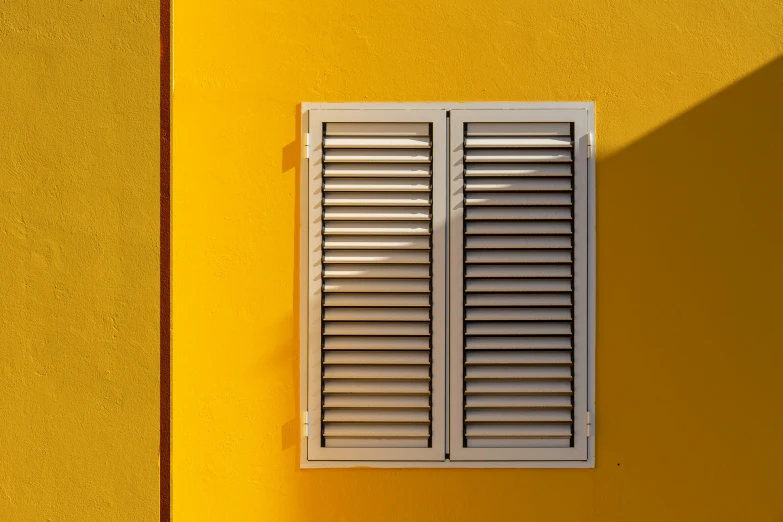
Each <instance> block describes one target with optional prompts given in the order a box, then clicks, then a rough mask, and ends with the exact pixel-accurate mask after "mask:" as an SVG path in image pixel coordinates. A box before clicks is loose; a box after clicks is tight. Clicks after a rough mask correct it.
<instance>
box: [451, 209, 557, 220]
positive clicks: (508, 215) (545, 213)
mask: <svg viewBox="0 0 783 522" xmlns="http://www.w3.org/2000/svg"><path fill="white" fill-rule="evenodd" d="M571 216H572V213H571V208H570V207H510V206H501V207H469V208H466V209H465V220H467V221H473V220H477V219H486V220H489V219H492V220H495V219H498V220H512V219H513V220H516V219H563V220H569V221H570V220H571Z"/></svg>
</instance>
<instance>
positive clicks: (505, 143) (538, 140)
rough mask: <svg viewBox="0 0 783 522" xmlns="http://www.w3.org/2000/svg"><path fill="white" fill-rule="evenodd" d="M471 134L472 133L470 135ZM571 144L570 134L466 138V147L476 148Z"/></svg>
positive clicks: (560, 146)
mask: <svg viewBox="0 0 783 522" xmlns="http://www.w3.org/2000/svg"><path fill="white" fill-rule="evenodd" d="M469 136H470V135H469ZM570 146H571V137H570V136H562V137H561V136H557V137H555V136H551V137H543V136H530V137H527V136H525V137H523V136H474V137H467V138H465V147H466V148H468V149H476V148H481V147H484V148H503V149H510V148H528V149H530V148H552V147H555V148H564V147H570Z"/></svg>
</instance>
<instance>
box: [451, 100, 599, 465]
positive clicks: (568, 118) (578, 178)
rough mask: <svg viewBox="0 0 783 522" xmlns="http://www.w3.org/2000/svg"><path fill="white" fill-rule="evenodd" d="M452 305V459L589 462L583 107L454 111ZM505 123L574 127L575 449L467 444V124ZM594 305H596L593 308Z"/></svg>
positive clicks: (585, 123)
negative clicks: (465, 153) (464, 352)
mask: <svg viewBox="0 0 783 522" xmlns="http://www.w3.org/2000/svg"><path fill="white" fill-rule="evenodd" d="M450 118H451V120H450V129H449V135H450V144H449V150H450V158H449V166H450V175H449V181H450V186H449V196H450V201H449V209H450V221H449V227H450V238H449V239H450V247H449V248H450V253H449V263H450V266H449V269H450V287H449V291H450V298H449V300H450V303H449V315H450V316H449V321H450V326H449V329H450V332H449V351H450V356H449V359H450V368H449V379H450V380H449V388H450V392H449V393H450V397H449V400H450V412H449V418H450V426H449V436H450V441H449V453H450V457H451V460H452V461H587V460H588V438H587V412H588V392H589V389H588V388H589V383H588V352H589V350H588V341H589V338H590V335H589V333H588V319H589V317H588V313H589V312H588V294H589V289H588V282H589V279H590V277H589V273H588V270H589V266H592V265H591V264H589V260H588V257H589V255H590V252H589V249H588V242H589V238H588V218H589V216H588V197H589V194H588V187H589V183H588V157H587V145H588V143H587V133H588V123H589V122H588V112H587V110H583V109H576V110H574V109H521V110H514V109H509V110H486V109H478V110H453V111H451V114H450ZM482 122H487V123H502V122H524V123H535V122H569V123H572V124H573V125H574V135H573V136H574V144H573V155H574V158H573V161H574V216H573V218H574V238H575V243H577V244H576V245H574V247H575V248H574V254H573V255H574V263H573V266H574V272H575V273H574V278H573V282H574V283H573V284H574V294H573V295H574V304H573V307H574V319H573V326H574V334H573V339H574V346H573V378H574V381H573V391H574V396H573V397H574V398H573V447H569V448H521V447H510V448H509V447H504V448H484V447H483V448H467V447H465V442H464V438H463V437H464V434H465V427H464V418H465V412H464V404H465V402H464V401H465V397H464V389H465V383H464V375H465V373H464V372H465V368H464V355H463V345H464V339H463V331H464V325H463V314H464V310H463V303H464V292H463V284H464V270H465V267H464V263H463V256H464V252H465V248H464V245H465V243H464V241H465V237H464V236H463V224H464V208H465V207H464V204H465V194H466V193H465V190H464V169H465V156H464V152H465V151H464V144H465V132H464V129H465V124H466V123H482ZM590 308H592V306H590Z"/></svg>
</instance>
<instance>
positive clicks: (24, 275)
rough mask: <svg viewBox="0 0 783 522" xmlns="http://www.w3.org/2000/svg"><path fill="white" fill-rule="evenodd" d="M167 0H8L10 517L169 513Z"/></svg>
mask: <svg viewBox="0 0 783 522" xmlns="http://www.w3.org/2000/svg"><path fill="white" fill-rule="evenodd" d="M158 12H159V5H158V2H157V0H143V1H133V2H131V1H122V2H115V1H103V2H100V1H99V2H96V1H92V0H84V1H67V2H66V1H58V0H29V1H23V0H0V521H2V522H38V521H41V522H44V521H58V522H59V521H62V522H70V521H75V522H91V521H96V522H114V521H129V522H130V521H133V522H147V521H150V522H151V521H155V520H158V519H159V516H158V515H159V509H158V502H159V501H158V498H159V488H158V472H159V470H158V432H159V427H158V425H159V422H158V419H159V415H158V373H159V371H158V354H159V352H158V295H159V294H158V277H159V276H158V274H159V271H158V263H159V262H158V243H159V241H158V233H159V232H158V208H159V195H158V193H159V189H158V157H159V156H158V150H159V145H158V143H159V141H158V136H159V121H158V91H159V88H158V70H159V68H158V61H159V57H158V56H159V44H158Z"/></svg>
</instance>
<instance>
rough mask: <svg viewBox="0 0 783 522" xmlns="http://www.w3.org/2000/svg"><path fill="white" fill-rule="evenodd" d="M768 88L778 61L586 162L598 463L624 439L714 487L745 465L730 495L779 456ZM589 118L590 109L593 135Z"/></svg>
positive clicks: (782, 82) (782, 170) (781, 63)
mask: <svg viewBox="0 0 783 522" xmlns="http://www.w3.org/2000/svg"><path fill="white" fill-rule="evenodd" d="M782 95H783V57H779V58H778V59H776V60H774V61H773V62H771V63H769V64H768V65H766V66H764V67H762V68H761V69H759V70H757V71H755V72H754V73H752V74H751V75H749V76H747V77H745V78H743V79H742V80H740V81H738V82H737V83H736V84H734V85H732V86H730V87H728V88H726V89H725V90H723V91H721V92H719V93H718V94H716V95H714V96H713V97H711V98H710V99H708V100H706V101H705V102H703V103H701V104H699V105H698V106H696V107H695V108H694V109H692V110H690V111H688V112H686V113H684V114H683V115H681V116H679V117H677V118H676V119H675V120H673V121H671V122H669V123H668V124H666V125H664V126H663V127H661V128H660V129H658V130H656V131H654V132H652V133H651V134H649V135H648V136H646V137H644V138H642V139H640V140H639V141H638V142H636V143H634V144H633V145H631V146H629V147H627V148H626V149H623V150H622V151H620V152H619V153H617V154H615V155H613V156H610V157H608V158H606V159H602V160H599V164H598V167H597V184H598V186H597V198H598V206H597V212H598V217H597V221H598V233H597V254H598V262H597V270H598V274H597V276H598V287H597V293H598V309H597V314H598V315H597V317H598V325H597V347H598V366H597V383H598V392H597V401H598V406H597V410H598V417H599V420H598V421H597V424H598V426H599V427H598V431H599V433H600V434H599V435H598V438H597V439H596V440H597V443H598V448H597V455H598V462H599V467H600V466H601V465H604V464H605V465H607V466H611V465H615V464H616V463H617V462H620V459H621V458H624V459H629V458H633V457H632V455H631V454H630V453H626V454H623V453H622V452H618V450H617V448H619V447H622V448H626V447H627V444H623V443H622V442H620V441H621V440H635V441H641V442H642V443H643V444H642V446H644V447H646V448H647V449H646V450H645V452H644V454H642V455H637V457H639V458H642V459H643V460H644V462H645V464H649V465H650V466H655V467H658V466H665V467H668V468H670V469H675V470H677V468H678V467H682V468H683V471H685V473H686V474H694V473H696V474H699V475H703V476H700V477H698V479H699V480H702V479H703V480H706V481H707V483H713V484H716V486H717V482H719V481H726V480H727V479H728V480H736V481H737V482H741V480H740V479H738V478H729V477H726V473H727V472H728V471H729V470H732V471H733V472H737V473H739V472H741V471H743V468H746V471H748V472H751V473H754V475H755V476H756V478H754V479H753V480H751V481H749V483H748V484H745V485H744V486H740V487H741V488H742V489H748V488H753V487H755V488H759V487H760V488H761V490H764V488H767V489H768V490H770V491H767V493H769V494H773V493H772V491H771V488H772V484H773V483H774V482H775V476H776V474H777V473H779V471H775V469H777V470H779V469H780V467H781V466H783V449H781V448H780V445H779V444H774V446H775V449H774V451H770V445H769V444H770V442H771V441H779V440H783V421H781V416H780V415H769V414H768V413H769V412H772V411H783V385H782V384H781V379H780V377H779V376H780V375H781V374H782V373H783V341H782V340H781V337H780V333H779V332H780V324H781V319H780V314H781V306H780V301H779V299H780V295H781V294H783V274H782V272H781V266H783V230H782V228H783V201H782V199H783V164H782V163H781V158H780V156H779V154H780V153H779V151H780V150H781V148H783V98H782V97H781V96H782ZM601 116H602V115H601V114H600V107H599V114H598V117H599V127H598V129H599V132H600V118H601ZM607 117H609V116H607ZM651 419H657V420H656V421H655V422H653V423H652V425H653V426H652V429H651V422H650V420H651ZM648 444H649V446H647V445H648ZM650 448H652V451H650ZM628 451H629V452H630V449H629V450H628ZM634 451H636V450H635V449H634ZM615 457H616V458H617V460H616V462H615V461H614V459H615ZM607 458H609V459H612V460H610V461H608V460H606V459H607ZM727 460H728V461H729V462H727ZM699 464H701V465H703V467H699ZM617 465H619V464H617ZM732 466H733V467H732ZM737 466H739V467H737ZM672 467H674V468H672ZM710 469H712V470H713V471H710ZM648 476H650V477H651V478H650V480H653V478H652V477H655V476H656V475H654V474H652V475H650V474H648ZM657 476H660V475H657ZM694 478H696V477H694ZM777 480H779V479H777ZM639 486H640V484H632V483H629V484H627V485H626V486H624V489H625V488H628V490H629V492H630V491H632V490H633V491H635V493H629V494H630V495H631V496H633V495H635V494H642V492H640V491H637V488H638V487H639ZM674 486H676V484H675V485H674ZM723 488H724V489H725V486H723ZM657 489H660V485H658V487H657ZM713 491H720V489H718V490H713ZM759 493H761V492H760V491H758V492H756V494H755V495H751V496H750V498H754V497H755V498H756V502H761V499H759V498H758V494H759ZM773 498H774V497H767V498H766V506H767V509H769V508H770V507H772V506H771V504H772V503H774V501H773ZM705 500H706V499H705ZM757 507H759V508H762V507H764V504H761V505H757ZM745 515H746V516H747V515H748V514H747V513H746V514H745ZM749 518H753V519H756V518H755V517H752V516H751V517H749ZM758 519H761V518H758Z"/></svg>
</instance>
